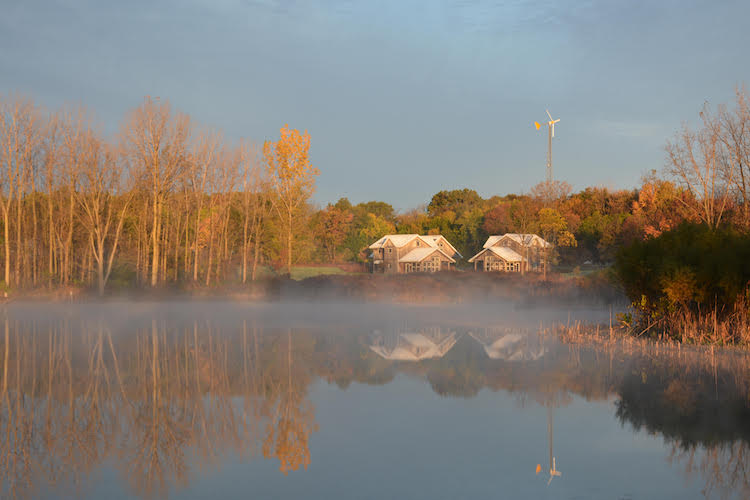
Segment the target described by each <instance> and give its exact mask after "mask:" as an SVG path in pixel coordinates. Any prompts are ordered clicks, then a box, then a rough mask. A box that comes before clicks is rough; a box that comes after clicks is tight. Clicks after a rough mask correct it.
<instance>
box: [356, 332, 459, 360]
mask: <svg viewBox="0 0 750 500" xmlns="http://www.w3.org/2000/svg"><path fill="white" fill-rule="evenodd" d="M456 340H457V336H456V332H454V331H450V330H446V329H443V328H439V327H433V328H423V329H421V330H419V331H411V330H406V331H402V330H395V331H393V332H390V333H388V334H385V333H383V332H381V331H380V330H375V331H374V332H373V334H372V336H371V343H370V345H369V348H370V350H372V352H374V353H375V354H377V355H378V356H380V357H382V358H385V359H389V360H394V361H422V360H424V359H438V358H442V357H443V356H445V354H446V353H447V352H448V351H450V350H451V349H452V348H453V346H454V345H456Z"/></svg>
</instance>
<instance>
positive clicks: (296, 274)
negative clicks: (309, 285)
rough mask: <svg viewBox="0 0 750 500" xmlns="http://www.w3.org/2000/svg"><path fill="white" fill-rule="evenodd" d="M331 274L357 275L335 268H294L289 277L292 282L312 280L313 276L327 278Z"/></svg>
mask: <svg viewBox="0 0 750 500" xmlns="http://www.w3.org/2000/svg"><path fill="white" fill-rule="evenodd" d="M331 274H359V273H350V272H347V271H344V270H343V269H340V268H338V267H335V266H330V267H322V266H321V267H318V266H315V267H313V266H310V267H308V266H295V267H293V268H292V276H291V277H292V279H293V280H303V279H305V278H314V277H315V276H328V275H331Z"/></svg>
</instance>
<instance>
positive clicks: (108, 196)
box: [74, 127, 133, 295]
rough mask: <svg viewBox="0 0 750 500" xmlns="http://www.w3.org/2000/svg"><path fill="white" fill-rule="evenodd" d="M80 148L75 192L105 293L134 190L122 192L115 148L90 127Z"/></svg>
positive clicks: (81, 141) (83, 135) (100, 284)
mask: <svg viewBox="0 0 750 500" xmlns="http://www.w3.org/2000/svg"><path fill="white" fill-rule="evenodd" d="M80 151H81V153H82V158H81V160H82V161H81V162H80V164H79V167H80V168H79V169H78V170H77V172H76V173H77V175H76V186H75V187H76V189H75V191H74V192H75V196H76V201H77V204H78V206H79V207H80V209H81V214H80V218H81V224H82V225H83V227H84V228H85V229H86V232H87V233H88V241H89V245H90V246H91V252H92V254H93V257H94V260H95V261H96V276H97V288H98V290H99V295H102V294H104V287H105V285H106V284H107V280H109V276H110V273H111V272H112V264H113V263H114V259H115V254H116V252H117V246H118V244H119V242H120V235H121V234H122V226H123V223H124V221H125V213H126V211H127V210H128V207H129V206H130V201H131V200H132V196H133V190H132V189H131V190H128V191H127V192H123V190H122V189H121V188H122V181H123V179H122V172H121V170H120V164H119V163H118V161H117V158H116V154H115V152H114V151H112V150H111V148H110V147H109V146H108V145H107V144H106V143H105V142H104V141H103V140H102V139H101V138H100V137H99V136H98V135H96V133H95V132H94V131H93V130H92V129H91V128H90V127H86V129H85V130H84V133H83V134H82V135H81V139H80ZM118 198H119V200H118ZM110 241H111V243H110ZM109 246H111V248H108V247H109Z"/></svg>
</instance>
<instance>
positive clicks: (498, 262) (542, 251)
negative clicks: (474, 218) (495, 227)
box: [469, 233, 552, 273]
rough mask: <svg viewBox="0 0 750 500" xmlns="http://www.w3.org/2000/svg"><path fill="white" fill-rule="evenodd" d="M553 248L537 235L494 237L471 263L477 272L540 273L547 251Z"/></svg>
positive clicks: (508, 234) (490, 238)
mask: <svg viewBox="0 0 750 500" xmlns="http://www.w3.org/2000/svg"><path fill="white" fill-rule="evenodd" d="M551 247H552V245H550V244H549V243H548V242H547V241H545V240H544V239H543V238H541V237H539V236H537V235H536V234H520V233H505V234H503V235H493V236H490V237H489V238H487V241H486V242H485V243H484V247H483V248H482V250H481V251H480V252H479V253H478V254H476V255H475V256H474V257H472V258H470V259H469V262H473V263H474V270H476V271H505V272H515V273H517V272H522V271H538V270H540V269H542V266H543V263H544V261H545V257H546V253H547V250H548V249H549V248H551Z"/></svg>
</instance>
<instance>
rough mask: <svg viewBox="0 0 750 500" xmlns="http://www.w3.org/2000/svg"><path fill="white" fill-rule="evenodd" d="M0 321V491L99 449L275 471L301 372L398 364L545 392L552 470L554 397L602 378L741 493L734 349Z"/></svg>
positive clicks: (132, 468)
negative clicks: (259, 465)
mask: <svg viewBox="0 0 750 500" xmlns="http://www.w3.org/2000/svg"><path fill="white" fill-rule="evenodd" d="M0 321H2V324H0V362H1V363H2V366H1V367H0V377H2V378H1V379H0V380H1V381H0V496H2V497H3V498H15V497H29V496H35V495H36V494H38V493H39V492H40V488H55V489H56V490H57V489H59V490H60V491H67V490H72V492H73V494H84V493H85V488H86V487H87V484H88V480H87V479H88V478H89V477H90V475H91V474H92V472H94V471H95V470H96V469H97V468H98V467H99V466H100V465H101V464H102V463H105V462H106V463H113V464H115V466H116V467H117V469H118V471H119V473H120V474H121V475H122V477H123V478H124V479H125V480H126V481H127V483H128V484H129V485H130V486H131V488H132V491H133V493H134V494H136V495H139V496H143V497H161V496H165V495H167V494H168V493H169V492H170V491H171V490H172V489H174V488H176V487H180V486H185V485H187V484H188V483H189V481H190V480H191V478H192V477H194V476H195V475H196V474H197V473H199V472H200V471H201V470H202V469H203V468H206V467H209V468H210V467H220V466H221V464H222V463H224V462H225V461H227V460H228V459H230V458H231V459H235V458H237V459H243V460H244V459H249V458H251V457H255V456H259V455H260V456H262V457H264V458H266V459H273V460H278V461H279V469H280V471H281V472H282V473H283V474H285V475H286V474H289V473H290V472H291V471H297V470H300V469H305V468H307V466H308V465H310V464H311V460H312V456H311V451H310V440H311V437H312V435H313V433H314V432H316V431H317V424H316V423H315V412H314V408H313V406H312V403H311V401H310V399H309V396H308V394H309V391H310V387H311V385H312V383H313V382H314V381H315V380H316V379H322V380H325V381H328V382H330V383H335V384H336V385H338V386H339V387H341V388H347V387H349V385H350V384H351V383H352V382H359V383H366V384H372V385H376V384H385V383H388V382H390V381H391V380H392V379H393V378H394V376H395V375H396V374H398V373H404V374H408V375H410V376H414V377H421V378H423V379H424V380H426V381H428V382H429V383H430V385H431V386H432V388H433V390H434V391H435V392H437V393H438V394H441V395H443V396H450V397H457V396H458V397H473V396H474V395H476V394H477V393H478V392H479V391H480V390H482V389H486V390H490V391H505V392H508V393H510V394H512V395H513V396H514V397H516V399H517V401H518V403H519V404H520V405H526V404H528V402H534V403H538V404H540V405H542V406H544V407H546V408H547V409H548V412H549V416H550V422H549V428H548V433H549V444H550V450H549V451H550V464H549V468H550V470H552V471H556V470H557V467H556V464H555V456H554V453H553V450H552V442H553V432H552V431H553V428H552V421H551V417H552V411H553V409H554V408H559V407H562V406H565V405H567V404H568V403H569V402H570V401H571V399H572V396H573V395H577V396H580V397H583V398H586V399H597V400H605V399H608V398H610V397H612V396H615V397H616V398H617V400H616V415H617V417H618V418H619V419H620V421H621V422H622V423H623V424H627V425H629V426H631V427H632V428H633V429H636V430H638V429H644V430H645V431H647V432H649V433H655V434H659V435H661V436H664V438H665V440H666V441H667V443H668V444H669V446H670V449H671V455H670V458H671V460H672V461H673V462H674V463H675V464H679V465H681V466H684V468H685V470H686V472H687V473H689V474H699V475H700V476H701V477H702V478H703V481H704V482H705V484H706V491H707V492H709V493H710V494H715V495H729V494H732V493H737V492H739V493H741V494H742V495H745V496H750V480H749V479H748V477H749V476H750V461H748V460H747V458H750V457H749V456H748V444H749V443H750V397H749V395H750V362H748V360H747V358H746V357H745V356H741V355H736V354H735V355H727V356H719V355H716V356H705V355H704V354H703V353H702V352H699V351H697V350H696V351H694V352H693V351H689V350H687V349H681V350H673V351H665V350H664V349H663V348H659V347H649V348H639V349H635V348H632V349H631V348H630V347H628V346H627V345H614V344H603V345H602V346H599V347H592V346H590V345H587V344H580V343H579V344H577V343H574V342H570V341H567V340H566V342H562V343H561V342H559V341H558V340H556V339H555V338H554V337H550V336H545V335H534V334H532V333H535V332H528V331H520V330H511V329H507V328H501V327H496V328H491V329H490V328H488V329H478V328H476V327H473V328H472V329H470V330H469V329H462V328H459V327H451V328H444V327H438V326H436V325H420V324H410V325H407V326H404V325H402V327H399V328H395V329H393V330H392V331H391V330H384V331H386V333H383V331H381V332H376V333H375V334H373V332H372V331H371V330H368V331H362V330H361V329H360V330H357V329H356V327H354V328H352V327H344V326H341V327H339V328H334V329H331V330H328V331H321V330H307V329H302V328H279V329H263V328H260V327H258V326H257V325H256V324H255V323H254V322H253V321H251V320H245V321H241V322H239V324H231V323H228V322H211V321H205V320H200V321H198V320H196V321H192V322H181V323H177V322H174V321H165V320H162V319H153V320H151V319H150V318H149V319H148V320H147V322H145V323H143V322H135V323H133V324H129V325H126V326H124V327H116V326H115V325H113V324H111V323H108V322H106V321H103V320H92V321H80V320H74V319H73V318H72V317H63V318H57V319H54V320H41V319H40V320H29V321H23V322H21V321H15V320H13V319H11V318H8V317H7V316H5V317H4V318H3V319H2V320H0ZM373 346H375V347H377V348H376V349H374V348H373ZM398 349H402V350H404V352H402V353H401V354H399V355H398V356H393V353H394V352H396V353H397V354H398V352H397V350H398ZM405 352H408V356H407V354H405ZM383 354H387V356H384V355H383ZM405 358H410V359H411V358H413V359H412V362H403V360H404V359H405ZM558 451H559V450H558ZM568 470H570V469H568Z"/></svg>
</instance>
